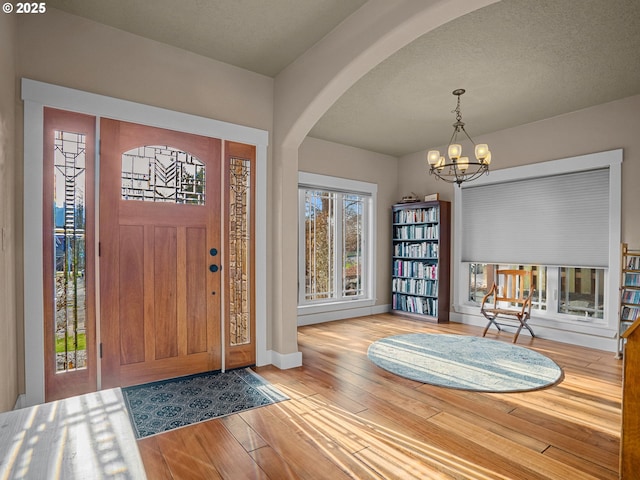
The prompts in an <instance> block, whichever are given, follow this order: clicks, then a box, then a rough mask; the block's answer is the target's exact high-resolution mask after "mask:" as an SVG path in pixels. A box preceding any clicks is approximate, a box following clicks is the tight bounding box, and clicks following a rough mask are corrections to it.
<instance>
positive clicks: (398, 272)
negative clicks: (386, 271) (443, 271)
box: [393, 260, 438, 280]
mask: <svg viewBox="0 0 640 480" xmlns="http://www.w3.org/2000/svg"><path fill="white" fill-rule="evenodd" d="M393 275H394V276H395V277H413V278H426V279H429V280H437V279H438V266H437V265H433V264H429V263H423V262H415V261H412V260H394V262H393Z"/></svg>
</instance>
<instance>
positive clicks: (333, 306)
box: [298, 298, 376, 317]
mask: <svg viewBox="0 0 640 480" xmlns="http://www.w3.org/2000/svg"><path fill="white" fill-rule="evenodd" d="M375 303H376V302H375V300H372V299H370V298H361V299H358V300H340V301H335V302H327V303H316V304H313V305H299V306H298V316H299V317H300V316H303V315H312V314H316V313H326V312H336V311H339V310H349V309H352V308H362V307H372V306H374V305H375Z"/></svg>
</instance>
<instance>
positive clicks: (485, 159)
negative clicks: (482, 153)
mask: <svg viewBox="0 0 640 480" xmlns="http://www.w3.org/2000/svg"><path fill="white" fill-rule="evenodd" d="M482 163H484V164H485V165H489V164H490V163H491V152H490V151H487V156H486V157H484V160H483V161H482Z"/></svg>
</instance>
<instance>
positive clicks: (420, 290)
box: [391, 278, 438, 297]
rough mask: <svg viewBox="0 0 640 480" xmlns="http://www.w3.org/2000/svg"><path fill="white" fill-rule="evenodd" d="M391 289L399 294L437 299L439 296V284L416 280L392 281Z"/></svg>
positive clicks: (431, 281) (433, 281) (396, 279)
mask: <svg viewBox="0 0 640 480" xmlns="http://www.w3.org/2000/svg"><path fill="white" fill-rule="evenodd" d="M391 289H392V291H393V292H397V293H409V294H412V295H427V296H433V297H435V296H437V295H438V282H437V281H436V280H425V279H416V278H394V279H393V280H392V281H391Z"/></svg>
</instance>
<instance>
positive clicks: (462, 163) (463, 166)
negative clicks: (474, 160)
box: [457, 157, 469, 173]
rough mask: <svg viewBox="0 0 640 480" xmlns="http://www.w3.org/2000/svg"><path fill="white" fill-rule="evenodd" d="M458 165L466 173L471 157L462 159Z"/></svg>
mask: <svg viewBox="0 0 640 480" xmlns="http://www.w3.org/2000/svg"><path fill="white" fill-rule="evenodd" d="M457 164H458V168H459V169H460V171H461V172H462V173H464V172H466V171H467V168H469V157H460V158H459V159H458V161H457Z"/></svg>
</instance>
